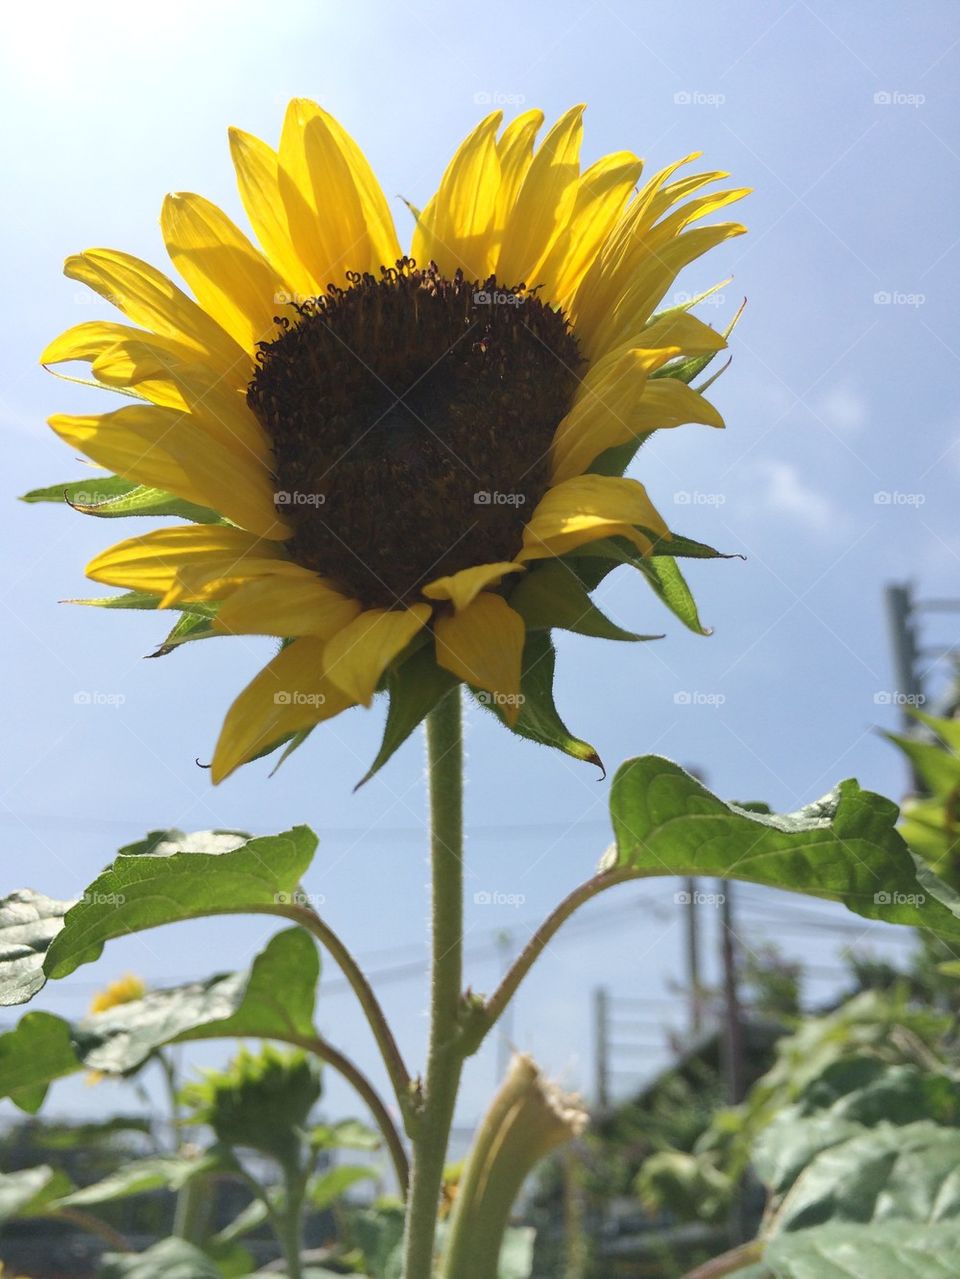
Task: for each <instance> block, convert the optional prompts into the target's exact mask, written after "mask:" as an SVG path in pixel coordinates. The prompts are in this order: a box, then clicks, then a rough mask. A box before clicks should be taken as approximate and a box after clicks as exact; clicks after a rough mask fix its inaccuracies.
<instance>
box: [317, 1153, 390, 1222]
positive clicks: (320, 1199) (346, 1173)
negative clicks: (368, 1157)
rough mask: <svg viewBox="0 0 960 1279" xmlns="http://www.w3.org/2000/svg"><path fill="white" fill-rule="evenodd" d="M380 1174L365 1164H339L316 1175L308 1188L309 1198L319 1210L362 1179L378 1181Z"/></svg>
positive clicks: (327, 1206)
mask: <svg viewBox="0 0 960 1279" xmlns="http://www.w3.org/2000/svg"><path fill="white" fill-rule="evenodd" d="M379 1175H380V1174H379V1173H378V1172H377V1170H376V1168H368V1167H365V1166H364V1165H363V1164H338V1165H337V1166H336V1168H331V1169H329V1171H327V1172H322V1173H320V1174H319V1176H317V1177H314V1178H313V1179H312V1180H311V1182H310V1185H309V1187H308V1188H307V1198H308V1199H309V1202H310V1204H311V1206H312V1207H314V1208H315V1209H317V1210H318V1211H319V1210H321V1209H324V1208H329V1207H330V1205H331V1204H334V1203H336V1202H337V1201H338V1200H339V1199H342V1198H343V1196H344V1195H345V1194H346V1193H347V1191H348V1190H350V1189H351V1187H353V1186H357V1185H359V1184H360V1182H362V1181H376V1179H377V1177H378V1176H379Z"/></svg>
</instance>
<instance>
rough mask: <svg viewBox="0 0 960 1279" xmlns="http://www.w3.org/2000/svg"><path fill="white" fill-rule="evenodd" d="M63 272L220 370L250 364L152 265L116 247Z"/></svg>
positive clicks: (82, 257) (79, 259)
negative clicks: (189, 346)
mask: <svg viewBox="0 0 960 1279" xmlns="http://www.w3.org/2000/svg"><path fill="white" fill-rule="evenodd" d="M63 273H64V275H66V276H67V277H68V278H69V279H71V280H78V281H80V283H82V284H86V285H87V286H88V287H89V288H91V289H93V290H94V292H96V293H99V294H100V296H101V297H102V298H105V299H106V300H107V301H108V302H111V303H113V305H114V306H115V307H118V308H119V309H120V310H121V311H122V312H123V313H124V315H127V316H129V317H130V319H131V320H133V322H134V324H142V325H143V327H144V328H146V329H150V330H152V331H153V332H154V333H159V334H160V335H161V336H163V337H171V338H179V339H181V340H182V341H184V342H188V343H191V344H192V345H194V346H196V347H197V349H198V350H199V351H201V352H203V353H205V354H207V355H208V356H209V357H210V358H211V359H212V360H214V361H215V362H216V364H217V366H218V367H219V368H221V369H232V368H234V367H235V366H237V365H238V364H239V365H242V366H244V367H247V366H248V360H247V357H246V355H245V353H244V351H243V350H242V348H241V347H240V346H238V345H237V343H236V342H234V340H233V339H232V338H231V337H230V336H229V334H228V333H226V332H225V330H224V329H222V328H221V327H220V325H219V324H217V322H216V321H215V320H214V319H212V318H211V317H210V316H209V315H208V314H207V313H206V311H204V309H203V308H202V307H200V306H198V305H197V304H196V302H194V301H193V299H192V298H188V297H187V295H186V293H184V292H183V290H182V289H178V288H177V286H176V285H175V284H174V283H173V282H172V280H168V279H167V277H166V276H165V275H164V274H163V273H162V272H161V271H158V270H157V269H156V267H152V266H150V265H149V263H147V262H141V261H140V259H139V258H135V257H131V256H130V254H129V253H120V252H118V251H117V250H116V249H87V250H86V251H85V252H83V253H78V254H75V255H74V256H73V257H69V258H67V260H66V262H65V263H64V264H63Z"/></svg>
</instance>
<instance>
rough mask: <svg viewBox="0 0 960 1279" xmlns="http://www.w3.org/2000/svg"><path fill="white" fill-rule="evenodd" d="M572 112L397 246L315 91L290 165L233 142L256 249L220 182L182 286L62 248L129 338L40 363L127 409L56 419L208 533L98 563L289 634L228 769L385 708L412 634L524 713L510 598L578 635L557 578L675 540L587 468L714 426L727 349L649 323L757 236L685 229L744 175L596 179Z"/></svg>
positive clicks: (184, 212)
mask: <svg viewBox="0 0 960 1279" xmlns="http://www.w3.org/2000/svg"><path fill="white" fill-rule="evenodd" d="M581 115H582V108H580V107H576V108H574V109H572V110H570V111H568V112H567V113H566V114H565V115H563V116H562V117H561V118H560V120H559V121H557V123H556V124H555V125H554V126H553V127H552V128H551V129H550V130H549V132H548V133H547V135H546V137H545V138H544V139H543V141H542V142H541V144H540V145H539V146H537V145H536V138H537V134H538V132H539V130H540V128H541V126H542V124H543V114H542V112H540V111H528V112H525V113H524V114H522V115H520V116H519V117H517V118H516V119H515V120H513V121H512V122H510V123H509V124H508V125H506V127H503V128H502V127H501V124H502V118H501V113H500V112H495V113H493V114H492V115H490V116H488V117H487V118H486V119H484V120H483V121H482V122H481V123H480V124H479V125H478V126H477V127H476V129H474V131H473V132H472V133H471V134H470V135H469V136H468V137H467V139H466V140H465V141H464V142H463V144H462V145H461V146H460V148H459V149H458V151H457V152H456V154H455V155H454V157H453V159H452V160H451V162H450V164H449V166H448V168H447V170H446V172H445V173H444V175H443V178H442V180H441V182H440V186H439V188H438V190H437V192H436V194H435V195H434V197H433V198H432V199H431V200H430V201H429V203H428V204H427V205H426V207H425V208H424V209H423V210H422V211H419V210H414V211H413V216H414V231H413V237H412V242H411V244H410V247H409V250H408V252H405V251H404V249H403V248H402V247H401V244H400V241H399V239H398V237H397V233H396V231H395V229H394V224H393V218H392V216H391V213H390V210H389V208H388V205H387V201H386V199H385V198H384V195H383V193H382V191H381V189H380V186H379V184H378V182H377V180H376V178H375V176H374V174H373V172H372V170H371V168H370V166H369V164H368V163H367V161H366V159H365V158H364V156H363V154H362V152H361V151H360V149H359V148H358V146H357V144H356V143H355V142H354V141H353V139H352V138H351V137H350V136H349V135H348V134H347V133H345V132H344V130H343V129H342V128H341V126H340V125H339V124H338V123H337V122H336V121H335V120H334V119H333V118H332V117H331V116H329V115H328V114H327V113H326V112H325V111H323V110H321V108H320V107H318V106H316V105H315V104H314V103H312V102H308V101H305V100H303V99H297V100H294V101H293V102H292V103H291V104H290V107H289V109H288V111H287V115H286V119H285V122H284V125H283V131H282V135H281V139H280V146H279V150H278V151H274V150H273V149H272V148H270V147H269V146H267V145H266V144H265V143H263V142H261V141H259V140H258V139H257V138H254V137H251V136H250V135H249V134H246V133H243V132H241V131H240V130H236V129H234V130H231V133H230V142H231V151H232V156H233V162H234V165H235V168H236V173H237V179H238V184H239V189H240V195H241V199H242V201H243V205H244V208H245V210H246V213H247V216H248V218H249V221H250V224H251V226H252V228H253V231H254V233H255V234H256V237H257V239H258V240H259V243H260V247H259V248H257V247H255V246H254V244H253V243H252V242H251V241H250V240H249V239H248V238H247V236H246V235H245V234H244V233H243V232H242V231H241V230H239V229H238V228H237V227H236V226H235V225H234V223H233V222H231V221H230V219H229V218H227V217H226V216H225V214H223V213H222V212H221V211H220V210H219V209H218V208H216V207H215V206H214V205H212V204H211V203H209V202H208V201H207V200H205V199H204V198H203V197H202V196H199V195H193V194H178V195H171V196H168V197H167V199H166V201H165V203H164V206H163V212H162V215H161V227H162V231H163V236H164V240H165V243H166V247H167V250H168V253H169V255H170V258H171V260H172V262H173V265H174V267H175V268H176V270H177V271H178V272H179V274H180V276H181V277H182V278H183V280H184V281H185V282H186V284H187V286H188V287H189V288H190V290H191V291H192V293H193V297H190V296H188V295H187V294H186V293H185V292H183V291H181V289H180V288H178V287H177V286H176V285H175V284H173V283H172V282H171V281H170V280H169V279H168V278H167V277H166V276H165V275H163V274H162V273H160V272H159V271H157V270H155V269H154V268H153V267H151V266H148V265H147V264H146V263H144V262H141V261H139V260H138V259H136V258H133V257H130V256H129V255H127V254H125V253H121V252H117V251H114V250H108V249H91V250H88V251H87V252H84V253H81V254H79V255H77V256H75V257H71V258H69V259H68V260H67V263H66V267H65V270H66V274H67V275H68V276H69V277H70V278H71V279H74V280H78V281H81V282H83V283H84V284H86V285H89V286H90V287H91V288H92V289H94V290H95V291H96V292H98V293H99V294H101V296H103V297H105V298H107V299H108V300H109V301H111V302H112V303H114V304H115V305H116V306H117V307H119V309H120V310H121V311H123V312H124V313H125V315H126V316H127V317H128V318H129V320H131V321H132V322H133V323H132V325H126V324H120V323H112V322H104V321H91V322H87V323H83V324H79V325H76V326H75V327H73V328H71V329H69V330H68V331H67V332H66V333H64V334H63V335H62V336H61V337H59V338H57V339H56V340H55V341H54V342H53V343H51V345H50V346H49V347H48V348H47V350H46V351H45V352H44V354H43V356H42V360H43V362H44V363H45V364H58V363H61V362H66V361H75V360H86V361H90V362H91V363H92V372H93V376H94V378H95V379H96V382H97V383H98V384H101V385H104V386H107V387H110V388H112V389H115V390H118V391H122V392H124V393H125V394H127V395H128V396H130V395H132V396H133V397H134V401H133V403H131V404H128V405H127V406H126V407H124V408H121V409H119V410H117V411H115V412H112V413H94V414H89V415H84V416H66V415H57V416H54V417H53V418H51V419H50V425H51V426H52V427H53V429H54V430H55V431H56V433H57V434H58V435H59V436H60V437H61V438H62V439H63V440H64V441H65V442H66V443H67V444H68V445H69V446H70V447H71V448H73V449H76V450H79V451H81V452H82V453H85V454H86V455H87V456H88V457H89V458H90V459H91V460H92V461H94V462H95V463H97V464H98V465H100V466H102V467H104V468H107V469H108V470H109V471H111V472H114V473H115V474H116V475H118V476H121V477H124V478H125V479H126V480H130V481H135V482H137V483H138V484H141V485H144V486H148V488H149V489H150V490H152V491H155V490H161V491H162V493H161V496H163V495H164V494H166V495H173V497H174V498H176V499H179V500H180V509H179V510H178V511H177V513H182V514H186V516H187V518H188V519H190V520H193V521H195V522H189V523H181V524H178V525H176V526H174V527H170V528H162V529H158V530H154V531H152V532H149V533H147V534H145V535H143V536H140V537H134V538H131V539H129V540H127V541H124V542H121V543H119V544H118V545H115V546H112V547H111V548H110V549H108V550H106V551H104V552H103V553H102V554H100V555H98V556H96V558H95V559H94V560H93V561H92V562H91V563H90V565H89V566H88V568H87V574H88V576H89V577H91V578H93V579H94V580H96V581H98V582H103V583H107V584H109V585H112V586H119V587H125V588H127V589H128V590H130V591H134V592H139V593H141V594H142V595H143V596H145V597H146V598H147V599H148V600H150V601H152V603H153V604H154V605H155V606H159V607H161V608H174V609H180V610H185V611H187V612H189V611H190V610H194V612H195V613H196V611H197V610H199V611H200V612H201V613H202V612H203V611H206V616H207V618H208V621H207V622H206V623H205V626H206V628H207V630H208V631H209V630H213V631H215V632H218V633H221V634H234V635H236V634H257V635H270V636H275V637H277V638H279V639H281V640H282V641H284V644H283V647H282V648H281V649H280V651H279V653H278V654H277V655H276V656H275V657H274V658H273V660H272V661H271V662H270V663H269V664H268V665H267V666H266V667H265V668H264V669H263V670H262V671H261V672H260V673H259V674H258V675H257V676H256V678H255V679H254V680H253V681H252V683H250V684H249V685H248V687H247V688H246V689H244V690H243V692H241V694H240V695H239V697H238V698H237V699H236V701H235V702H234V704H233V706H232V707H231V708H230V710H229V712H228V714H227V717H226V721H225V723H224V725H223V728H222V731H221V734H220V738H219V741H218V743H217V746H216V750H215V753H214V757H213V765H212V767H213V777H214V780H215V781H219V780H220V779H222V778H224V777H226V776H227V775H228V774H229V773H230V772H232V771H233V770H234V769H235V768H237V767H238V766H239V765H240V764H243V763H245V762H246V761H248V760H250V759H252V758H254V757H255V756H258V755H261V754H263V753H265V752H266V751H267V750H268V749H269V748H270V747H272V746H275V745H276V744H277V743H279V742H281V741H283V740H286V739H289V738H290V737H291V736H293V735H295V734H298V733H302V732H303V731H304V730H308V729H309V728H311V727H312V726H313V725H315V724H317V723H319V722H320V721H322V720H325V719H329V718H330V717H332V716H334V715H337V714H339V713H340V712H341V711H342V710H345V709H346V708H347V707H350V706H353V705H355V704H358V703H359V704H363V705H369V704H370V702H371V701H372V699H373V697H374V694H375V692H376V691H377V689H378V687H382V682H383V680H384V678H385V677H386V676H387V675H388V674H389V673H390V672H391V671H392V670H393V669H395V668H396V666H397V664H398V663H401V662H403V661H405V660H408V659H409V657H410V655H411V654H413V653H418V652H419V651H420V650H422V649H424V648H429V651H430V652H431V653H432V654H433V658H432V660H433V661H434V662H435V665H436V667H437V668H439V669H440V670H441V671H443V672H446V673H448V675H450V676H452V677H454V678H455V679H457V680H462V681H464V682H466V683H467V684H468V685H470V686H471V687H472V688H473V689H474V690H476V691H479V692H480V694H481V696H485V697H487V698H488V699H493V701H494V702H495V704H496V705H497V707H498V708H501V709H502V714H503V718H504V719H505V720H506V721H507V722H508V723H514V722H515V721H516V719H517V716H518V714H519V708H520V705H521V703H522V701H523V698H522V696H521V693H520V681H521V672H522V664H523V653H524V644H525V639H526V637H527V634H528V631H529V629H530V627H531V626H532V625H533V623H532V622H531V621H530V616H531V610H530V608H529V607H528V608H526V609H524V608H521V605H520V600H521V598H523V595H522V591H525V592H526V595H527V596H530V595H531V594H533V595H534V597H535V609H534V611H535V612H536V613H537V615H538V619H539V620H538V625H546V626H550V625H564V624H566V623H564V621H563V620H561V619H557V620H555V621H554V620H551V612H550V610H551V589H552V586H551V583H552V581H553V579H551V578H550V577H549V576H543V575H542V572H541V570H542V567H543V565H544V564H545V563H549V562H551V561H556V560H557V559H560V558H561V557H565V556H570V555H571V554H572V553H577V554H583V552H584V548H589V547H590V546H591V545H592V544H594V543H599V542H600V541H601V540H609V539H622V540H624V541H625V542H626V543H627V544H628V548H629V549H631V550H632V552H633V553H634V554H636V553H639V554H640V555H641V556H643V555H648V554H649V553H650V552H651V550H652V549H653V548H654V546H655V545H657V544H659V543H662V542H664V541H665V540H666V539H669V537H670V533H669V530H668V529H667V527H666V524H665V523H664V521H663V519H662V517H661V516H660V515H659V513H658V512H657V511H656V510H655V508H654V506H653V505H652V503H651V501H650V499H649V498H648V496H647V493H646V491H645V489H644V488H643V486H642V485H641V484H640V483H638V482H637V481H635V480H633V479H627V478H623V477H622V474H599V473H594V472H593V471H592V470H591V468H592V467H594V465H595V464H596V462H597V459H598V458H599V457H600V455H601V454H604V453H606V451H607V450H611V449H615V448H617V447H619V446H632V447H636V445H637V444H638V443H639V442H641V441H642V440H643V439H644V438H645V437H646V436H647V435H649V433H650V432H652V431H653V430H656V429H658V428H662V427H672V426H676V425H679V424H682V423H687V422H700V423H705V424H709V425H712V426H722V425H723V423H722V421H721V419H720V416H719V414H718V413H717V411H716V409H715V408H713V406H712V405H711V404H709V403H708V402H707V401H706V400H705V399H704V398H703V397H702V395H700V394H699V393H698V392H697V391H695V390H693V389H692V388H691V387H690V386H689V385H687V383H686V381H684V380H681V378H680V377H679V376H674V375H673V372H674V370H675V369H677V368H678V366H679V365H680V364H681V363H682V362H683V361H684V360H687V361H689V360H690V359H691V357H704V358H703V363H705V362H706V360H707V359H709V358H710V356H712V355H713V354H714V353H715V352H717V351H718V350H720V349H722V348H723V347H724V346H725V340H724V337H723V336H721V335H720V334H718V333H717V332H715V331H714V330H713V329H712V328H710V327H708V326H707V325H705V324H703V323H702V322H701V321H699V320H698V319H696V318H695V317H694V316H693V315H691V314H690V313H689V307H688V306H682V307H675V308H673V309H672V310H669V311H666V312H664V313H662V314H661V315H659V316H658V315H656V314H655V311H656V308H657V306H658V305H659V303H660V301H661V299H662V298H663V297H664V295H665V293H666V292H667V290H668V289H669V288H670V286H671V285H672V283H673V281H674V279H675V278H676V276H677V274H678V272H679V271H680V270H681V269H682V268H683V267H684V266H686V265H687V264H688V263H689V262H691V261H692V260H694V259H695V258H697V257H699V256H700V255H701V254H703V253H705V252H706V251H707V250H709V249H710V248H711V247H713V246H715V245H717V244H719V243H721V242H722V241H723V240H725V239H727V238H729V237H731V236H734V235H738V234H740V233H741V232H742V231H743V230H744V228H743V227H742V226H740V225H739V224H738V223H721V224H719V225H716V226H707V227H692V225H691V224H693V223H695V222H696V221H697V220H699V219H700V218H702V217H704V216H705V215H707V214H710V213H711V212H713V211H715V210H717V209H720V208H721V207H723V206H725V205H727V204H729V203H730V202H732V201H734V200H736V199H739V198H740V197H741V196H742V195H743V194H745V192H744V191H743V190H721V191H719V192H713V191H711V192H710V193H707V192H705V190H704V188H705V187H707V186H709V185H710V184H713V183H715V182H716V181H717V180H718V179H720V178H722V177H725V176H726V175H725V174H721V173H701V174H697V175H694V176H689V177H678V176H677V172H678V170H679V168H680V165H681V164H684V163H686V162H687V161H681V162H679V163H678V164H674V165H671V166H670V167H669V168H667V169H665V170H663V171H662V172H660V173H658V174H657V175H656V176H655V177H653V178H652V179H651V180H650V181H649V182H648V183H647V184H646V185H645V186H643V187H642V188H640V189H639V190H638V189H637V182H638V179H639V176H640V172H641V168H642V164H641V161H640V160H639V159H637V157H636V156H634V155H632V154H631V153H629V152H626V151H623V152H616V153H614V154H612V155H608V156H605V157H603V158H602V159H600V160H598V161H597V162H596V163H595V164H593V165H591V166H590V167H589V168H587V169H586V170H585V171H584V172H581V170H580V163H579V152H580V144H581V134H582V123H581ZM693 158H694V157H688V158H687V159H688V160H690V159H693ZM134 326H137V327H134ZM621 470H622V467H621ZM154 497H155V493H154ZM151 500H153V499H151ZM186 504H189V505H186ZM128 505H130V504H129V503H128ZM175 508H176V504H173V505H171V508H170V509H175ZM92 509H96V508H95V507H94V508H92ZM131 509H132V508H131ZM154 509H158V508H157V507H156V502H155V501H154ZM119 511H120V504H118V507H117V513H119ZM101 513H103V512H101ZM519 584H524V585H523V587H522V588H521V586H520V585H519ZM141 606H142V605H141ZM421 660H422V658H421ZM426 709H427V708H425V709H424V713H425V710H426ZM421 717H422V716H421Z"/></svg>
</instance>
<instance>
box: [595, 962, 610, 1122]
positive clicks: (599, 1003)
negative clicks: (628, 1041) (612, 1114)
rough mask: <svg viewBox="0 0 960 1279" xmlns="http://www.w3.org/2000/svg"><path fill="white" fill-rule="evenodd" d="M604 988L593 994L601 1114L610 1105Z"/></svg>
mask: <svg viewBox="0 0 960 1279" xmlns="http://www.w3.org/2000/svg"><path fill="white" fill-rule="evenodd" d="M608 1002H609V995H608V994H607V990H606V987H604V986H598V987H597V989H596V990H595V991H594V992H593V1033H594V1052H595V1069H596V1097H597V1110H598V1111H599V1112H600V1113H601V1114H603V1113H605V1112H606V1110H607V1109H608V1107H609V1104H610V1039H609V1019H610V1012H609V1008H608Z"/></svg>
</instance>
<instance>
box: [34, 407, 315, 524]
mask: <svg viewBox="0 0 960 1279" xmlns="http://www.w3.org/2000/svg"><path fill="white" fill-rule="evenodd" d="M49 421H50V426H51V427H52V428H53V429H54V431H56V433H57V435H59V436H60V438H61V439H62V440H64V441H65V442H66V443H67V444H70V445H71V446H72V447H74V448H77V449H79V450H80V451H81V452H82V453H85V454H86V455H87V457H89V458H91V459H92V460H93V461H94V462H96V463H98V465H100V466H103V467H106V468H107V469H108V470H110V471H115V472H116V473H117V474H118V475H122V476H123V477H124V478H125V479H129V480H136V481H137V483H139V484H149V485H152V486H155V487H156V488H162V489H166V490H167V491H168V492H170V493H173V494H175V495H176V496H177V497H182V498H185V499H186V500H187V501H188V502H197V503H199V504H200V505H201V506H209V507H212V509H213V510H215V511H220V512H221V513H222V514H223V515H224V516H226V518H227V519H229V520H232V521H233V522H234V523H235V524H239V525H240V526H241V528H244V529H247V530H248V531H249V532H251V533H256V534H258V535H259V536H261V537H267V538H274V539H283V538H286V537H289V535H290V529H289V528H288V527H287V525H286V524H284V522H283V521H282V520H281V519H280V517H279V516H278V515H277V513H276V510H275V508H274V504H273V481H272V480H271V479H270V475H269V472H268V471H267V470H266V468H265V467H264V466H263V465H262V464H261V463H260V462H259V461H258V460H257V459H256V458H253V457H250V456H245V455H242V454H241V453H240V452H236V451H234V450H232V449H226V448H224V447H223V444H222V443H221V441H220V440H218V439H217V438H216V437H215V436H213V435H211V434H210V433H209V432H208V431H206V430H205V429H204V427H203V423H202V422H201V421H200V420H199V419H197V418H194V417H191V416H190V415H189V414H186V413H179V412H177V411H176V410H174V409H161V408H155V407H154V406H152V405H140V404H134V405H131V406H130V407H129V408H125V409H118V410H116V411H115V412H113V413H99V414H90V415H88V416H83V417H73V416H69V415H67V414H57V415H55V416H54V417H51V418H50V419H49Z"/></svg>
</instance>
